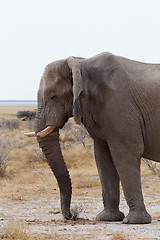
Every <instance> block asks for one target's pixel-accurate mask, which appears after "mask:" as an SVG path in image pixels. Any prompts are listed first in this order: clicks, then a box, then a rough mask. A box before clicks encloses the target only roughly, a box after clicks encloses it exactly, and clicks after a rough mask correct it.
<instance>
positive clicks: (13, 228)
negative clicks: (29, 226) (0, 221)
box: [0, 223, 33, 240]
mask: <svg viewBox="0 0 160 240" xmlns="http://www.w3.org/2000/svg"><path fill="white" fill-rule="evenodd" d="M0 239H4V240H12V239H17V240H29V239H30V240H32V239H33V238H32V237H31V236H29V235H28V234H27V231H26V228H24V226H23V225H22V223H10V224H8V225H6V226H5V227H3V226H2V227H0Z"/></svg>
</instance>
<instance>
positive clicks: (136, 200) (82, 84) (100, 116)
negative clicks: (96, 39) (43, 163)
mask: <svg viewBox="0 0 160 240" xmlns="http://www.w3.org/2000/svg"><path fill="white" fill-rule="evenodd" d="M37 98H38V107H37V113H36V120H35V132H34V133H28V134H27V135H28V136H36V137H37V140H38V143H39V145H40V147H41V148H42V150H43V152H44V154H45V156H46V158H47V161H48V163H49V165H50V167H51V169H52V171H53V173H54V175H55V177H56V179H57V182H58V186H59V189H60V199H61V210H62V215H63V217H64V218H66V219H71V218H72V214H71V210H70V204H71V195H72V185H71V179H70V176H69V172H68V169H67V167H66V164H65V162H64V159H63V156H62V152H61V148H60V143H59V129H60V128H62V127H63V126H64V124H65V123H66V122H67V121H68V119H69V118H71V117H74V120H75V122H76V123H77V124H83V125H84V127H85V128H86V129H87V131H88V133H89V134H90V136H91V137H92V138H93V142H94V155H95V161H96V165H97V169H98V173H99V177H100V182H101V187H102V198H103V205H104V209H103V211H102V212H100V213H99V214H98V215H97V217H96V219H97V220H99V221H123V223H126V224H147V223H150V222H151V216H150V214H149V213H148V212H147V210H146V207H145V204H144V199H143V194H142V188H141V176H140V164H141V158H142V157H144V158H147V159H150V160H153V161H156V162H160V64H149V63H142V62H138V61H134V60H130V59H127V58H124V57H121V56H117V55H114V54H112V53H108V52H104V53H101V54H98V55H96V56H94V57H90V58H81V57H68V58H67V59H63V60H57V61H55V62H52V63H49V64H48V65H47V66H46V67H45V69H44V72H43V75H42V78H41V81H40V86H39V90H38V96H37ZM120 181H121V184H122V188H123V192H124V196H125V199H126V202H127V204H128V206H129V213H128V215H127V216H124V213H123V212H121V211H120V210H119V203H120Z"/></svg>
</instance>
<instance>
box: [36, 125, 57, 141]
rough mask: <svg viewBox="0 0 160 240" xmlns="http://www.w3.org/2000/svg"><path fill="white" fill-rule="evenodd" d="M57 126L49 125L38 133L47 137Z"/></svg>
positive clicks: (39, 135)
mask: <svg viewBox="0 0 160 240" xmlns="http://www.w3.org/2000/svg"><path fill="white" fill-rule="evenodd" d="M55 128H56V127H55V126H48V127H46V128H45V129H44V130H42V131H41V132H38V133H37V134H36V136H37V137H40V138H43V137H46V136H47V135H49V134H50V133H51V132H53V130H54V129H55Z"/></svg>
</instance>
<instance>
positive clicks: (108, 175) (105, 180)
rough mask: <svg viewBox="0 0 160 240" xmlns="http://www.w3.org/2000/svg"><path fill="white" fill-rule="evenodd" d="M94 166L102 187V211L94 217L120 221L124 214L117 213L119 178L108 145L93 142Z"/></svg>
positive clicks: (102, 219) (101, 219)
mask: <svg viewBox="0 0 160 240" xmlns="http://www.w3.org/2000/svg"><path fill="white" fill-rule="evenodd" d="M94 152H95V159H96V164H97V168H98V172H99V176H100V180H101V185H102V197H103V204H104V210H103V211H102V212H101V213H99V214H98V215H97V217H96V219H97V220H100V221H122V220H123V218H124V214H123V213H122V212H120V211H119V200H120V192H119V176H118V173H117V171H116V168H115V166H114V163H113V161H112V158H111V155H110V151H109V148H108V145H107V144H106V143H105V142H100V141H98V140H97V141H94Z"/></svg>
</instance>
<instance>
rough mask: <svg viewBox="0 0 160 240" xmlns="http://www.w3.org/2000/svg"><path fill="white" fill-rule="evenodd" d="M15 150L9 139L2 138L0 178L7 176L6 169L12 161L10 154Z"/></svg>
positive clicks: (0, 142)
mask: <svg viewBox="0 0 160 240" xmlns="http://www.w3.org/2000/svg"><path fill="white" fill-rule="evenodd" d="M12 149H13V146H12V144H11V141H10V139H9V138H2V137H0V177H5V176H6V167H7V164H8V162H9V160H10V152H11V150H12Z"/></svg>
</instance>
